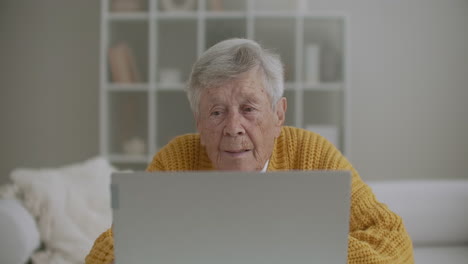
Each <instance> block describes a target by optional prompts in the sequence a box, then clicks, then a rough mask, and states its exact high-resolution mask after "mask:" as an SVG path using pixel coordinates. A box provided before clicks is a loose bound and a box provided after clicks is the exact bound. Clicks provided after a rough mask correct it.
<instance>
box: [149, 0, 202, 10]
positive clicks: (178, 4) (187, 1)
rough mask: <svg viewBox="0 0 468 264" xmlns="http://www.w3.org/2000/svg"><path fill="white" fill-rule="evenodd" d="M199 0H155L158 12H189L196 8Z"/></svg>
mask: <svg viewBox="0 0 468 264" xmlns="http://www.w3.org/2000/svg"><path fill="white" fill-rule="evenodd" d="M198 2H199V0H183V1H182V0H179V1H176V0H157V4H158V11H159V12H160V13H189V12H196V11H197V10H198V4H199V3H198Z"/></svg>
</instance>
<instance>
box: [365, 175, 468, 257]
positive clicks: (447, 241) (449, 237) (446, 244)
mask: <svg viewBox="0 0 468 264" xmlns="http://www.w3.org/2000/svg"><path fill="white" fill-rule="evenodd" d="M368 184H369V186H370V187H371V188H372V190H373V191H374V194H375V195H376V197H377V199H378V200H379V201H381V202H383V203H385V204H386V205H387V206H388V207H389V208H391V209H392V210H393V211H394V212H396V213H397V214H398V215H400V216H401V217H402V218H403V222H404V224H405V227H406V229H407V231H408V233H409V235H410V236H411V239H412V241H413V247H414V258H415V263H425V264H431V263H434V264H435V263H444V264H462V263H464V264H467V263H468V180H411V181H403V180H401V181H379V182H368Z"/></svg>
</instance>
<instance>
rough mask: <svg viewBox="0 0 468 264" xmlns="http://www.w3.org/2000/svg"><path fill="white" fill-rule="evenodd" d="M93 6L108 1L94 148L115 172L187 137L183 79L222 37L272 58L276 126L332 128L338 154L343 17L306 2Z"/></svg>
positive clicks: (191, 125) (154, 1)
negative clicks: (276, 64) (281, 101)
mask: <svg viewBox="0 0 468 264" xmlns="http://www.w3.org/2000/svg"><path fill="white" fill-rule="evenodd" d="M102 1H103V3H104V4H106V3H109V4H108V5H107V9H108V10H106V7H104V8H102V9H101V15H102V20H101V22H102V24H101V35H102V38H101V53H102V54H101V66H100V75H101V77H102V78H101V81H102V82H101V85H100V89H101V93H100V94H101V96H102V98H101V104H102V107H101V119H100V120H101V121H100V122H101V124H100V129H101V131H102V132H101V135H100V140H101V142H100V143H101V144H100V148H101V150H100V151H101V153H103V154H104V155H107V156H108V157H109V158H110V160H111V162H113V163H114V164H115V165H119V166H120V167H122V168H125V167H127V168H143V169H144V167H145V164H147V163H148V162H149V161H150V160H151V156H150V155H154V154H155V153H156V152H157V151H158V150H159V149H160V148H161V147H163V146H164V145H165V144H167V143H168V142H169V141H170V140H171V139H173V138H174V137H176V136H179V135H181V134H185V133H194V132H196V124H195V121H194V120H193V114H192V112H191V109H190V106H189V103H188V100H187V96H186V93H185V88H186V86H187V79H188V78H189V75H190V73H191V68H192V65H193V63H194V62H195V61H196V59H197V58H199V57H200V56H201V54H202V53H203V52H204V51H205V50H206V49H207V48H209V47H211V46H212V45H214V44H216V43H218V42H219V41H222V40H225V39H228V38H250V39H254V40H256V41H257V42H259V43H260V44H261V45H262V46H263V47H264V48H266V49H269V50H272V51H273V52H275V53H277V54H279V55H280V57H281V60H282V62H283V65H284V70H285V76H284V77H285V78H284V82H285V83H284V87H285V91H284V96H285V97H286V98H287V100H288V109H287V112H286V122H285V125H290V126H296V127H302V128H306V126H309V125H315V126H317V125H329V126H332V127H336V128H337V129H338V135H339V140H340V141H339V142H340V143H339V148H340V150H341V151H342V152H345V151H346V149H345V146H346V145H347V144H348V142H347V139H348V135H347V124H349V122H348V121H347V120H346V117H347V112H348V111H347V109H346V108H345V107H346V106H347V105H348V104H347V100H348V99H347V98H346V97H347V96H348V94H347V93H346V92H345V91H346V89H347V83H346V82H347V78H346V75H345V72H346V69H345V64H346V63H345V62H346V47H345V43H346V41H345V37H346V23H347V20H346V15H345V14H339V13H336V12H335V13H334V12H333V11H325V12H322V11H314V10H315V9H314V6H311V5H313V3H312V2H310V1H307V0H290V1H284V0H238V1H232V0H196V4H194V5H190V6H189V7H187V6H186V7H183V8H184V11H173V10H175V9H173V8H171V6H170V4H169V5H168V3H167V2H164V3H163V1H162V0H141V2H142V3H141V7H140V9H134V10H135V11H128V12H125V11H124V12H117V11H115V12H114V11H110V10H111V7H112V5H111V2H112V0H102ZM171 1H172V0H171ZM181 2H183V1H181ZM181 2H179V4H180V3H181ZM171 3H175V2H174V1H172V2H171ZM306 5H308V7H306ZM122 47H124V48H122ZM125 47H126V48H125ZM119 48H120V49H119ZM116 50H117V52H116ZM116 54H117V55H116ZM128 54H130V55H128ZM123 55H125V56H126V57H124V56H123ZM123 58H126V60H123ZM128 58H130V59H128ZM116 61H117V62H119V63H120V64H119V63H117V64H116V63H115V62H116ZM125 61H126V62H125ZM116 65H120V66H122V65H124V67H123V68H124V70H123V71H122V68H119V67H116ZM129 69H130V70H129ZM134 76H137V77H135V78H134ZM117 81H120V82H117ZM135 139H136V140H135ZM128 142H137V143H135V145H137V147H135V145H132V144H129V143H128ZM142 142H143V143H142ZM129 145H130V146H133V147H135V148H133V149H132V147H130V150H129V147H128V146H129ZM142 145H144V146H145V148H144V151H142V148H141V146H142ZM138 146H140V148H138ZM135 149H136V150H135ZM125 153H143V154H142V155H128V154H125ZM116 167H117V166H116Z"/></svg>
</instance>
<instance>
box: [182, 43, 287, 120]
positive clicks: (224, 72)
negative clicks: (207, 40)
mask: <svg viewBox="0 0 468 264" xmlns="http://www.w3.org/2000/svg"><path fill="white" fill-rule="evenodd" d="M257 66H258V69H259V72H261V74H262V75H263V77H264V78H263V79H264V80H263V84H264V86H265V88H266V91H267V93H268V95H269V97H270V101H271V104H272V108H273V109H274V108H275V106H276V103H277V102H278V101H279V100H280V99H281V97H282V96H283V92H284V76H283V75H284V72H283V64H282V63H281V60H280V57H279V55H278V54H275V53H273V52H271V51H269V50H266V49H263V48H262V47H261V46H260V45H259V44H258V43H257V42H255V41H253V40H249V39H238V38H234V39H228V40H224V41H221V42H219V43H217V44H216V45H214V46H212V47H211V48H209V49H208V50H206V51H205V52H204V53H203V54H202V56H201V57H200V58H199V59H198V60H197V61H196V62H195V64H194V65H193V67H192V73H191V74H190V79H189V82H188V86H187V97H188V100H189V102H190V107H191V108H192V111H193V113H194V114H195V115H198V110H199V103H200V94H201V92H202V90H203V89H206V88H211V87H216V86H220V85H222V84H223V83H225V82H226V81H230V80H234V79H236V78H237V77H238V76H239V75H240V74H242V73H244V72H248V71H250V70H252V69H253V68H255V67H257Z"/></svg>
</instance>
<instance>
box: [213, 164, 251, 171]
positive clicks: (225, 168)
mask: <svg viewBox="0 0 468 264" xmlns="http://www.w3.org/2000/svg"><path fill="white" fill-rule="evenodd" d="M218 170H222V171H259V170H260V169H256V168H255V166H249V165H241V164H239V166H219V168H218Z"/></svg>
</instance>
